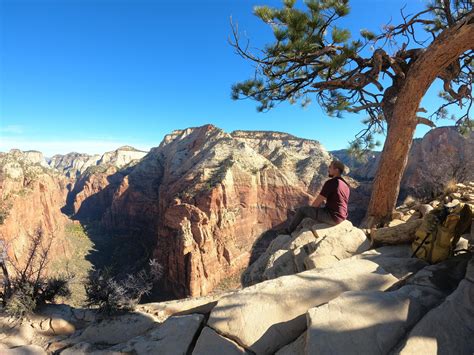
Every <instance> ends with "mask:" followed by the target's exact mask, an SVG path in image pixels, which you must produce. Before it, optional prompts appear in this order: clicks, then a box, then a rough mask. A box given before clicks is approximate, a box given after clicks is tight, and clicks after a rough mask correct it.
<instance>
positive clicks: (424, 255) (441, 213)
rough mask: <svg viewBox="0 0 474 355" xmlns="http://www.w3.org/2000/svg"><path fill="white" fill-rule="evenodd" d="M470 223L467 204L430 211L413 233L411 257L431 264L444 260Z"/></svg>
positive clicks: (469, 210) (451, 252)
mask: <svg viewBox="0 0 474 355" xmlns="http://www.w3.org/2000/svg"><path fill="white" fill-rule="evenodd" d="M471 223H472V210H471V207H470V206H469V205H468V204H462V203H460V204H458V205H457V206H454V207H451V208H450V207H447V206H441V207H439V208H435V209H434V210H432V211H430V212H429V213H428V214H427V215H426V216H425V217H424V218H423V222H422V224H421V226H420V227H419V228H418V229H417V231H416V233H415V240H414V241H413V243H412V250H413V256H416V257H417V258H419V259H423V260H426V261H428V262H429V263H431V264H435V263H438V262H440V261H443V260H446V259H447V258H449V257H450V256H452V255H453V253H454V248H455V247H456V244H457V242H458V241H459V238H460V237H461V235H462V234H464V233H465V232H466V231H468V230H469V228H470V227H471Z"/></svg>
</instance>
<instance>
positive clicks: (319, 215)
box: [288, 206, 337, 233]
mask: <svg viewBox="0 0 474 355" xmlns="http://www.w3.org/2000/svg"><path fill="white" fill-rule="evenodd" d="M307 217H308V218H311V219H314V220H315V221H317V222H321V223H326V224H330V225H332V226H335V225H336V224H337V222H335V221H334V220H333V219H332V217H331V214H330V213H329V211H328V209H327V208H322V207H311V206H304V207H300V208H298V210H297V211H296V214H295V216H294V217H293V220H292V221H291V223H290V226H289V227H288V231H289V232H290V233H293V232H294V231H295V229H296V227H298V225H299V224H300V223H301V221H302V220H303V219H305V218H307Z"/></svg>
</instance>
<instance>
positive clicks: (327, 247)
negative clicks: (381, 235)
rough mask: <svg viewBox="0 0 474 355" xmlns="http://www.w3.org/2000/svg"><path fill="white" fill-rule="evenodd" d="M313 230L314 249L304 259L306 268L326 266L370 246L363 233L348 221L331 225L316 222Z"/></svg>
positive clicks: (365, 249)
mask: <svg viewBox="0 0 474 355" xmlns="http://www.w3.org/2000/svg"><path fill="white" fill-rule="evenodd" d="M315 227H316V226H315ZM313 231H314V233H315V234H316V238H317V239H316V244H315V246H314V251H313V252H312V253H311V254H310V255H309V256H308V257H307V258H306V259H305V261H304V263H305V266H306V268H307V269H312V268H326V267H329V266H332V265H334V264H335V263H337V262H338V261H339V260H341V259H346V258H349V257H351V256H353V255H355V254H360V253H362V252H364V251H367V250H368V249H369V248H370V242H369V240H368V239H367V237H366V236H365V233H364V232H363V231H362V230H360V229H358V228H356V227H354V226H353V225H352V223H351V222H349V221H344V222H342V223H339V224H338V225H336V226H331V227H329V226H327V225H324V224H318V225H317V227H316V228H315V229H313Z"/></svg>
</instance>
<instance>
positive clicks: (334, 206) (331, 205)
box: [320, 177, 351, 223]
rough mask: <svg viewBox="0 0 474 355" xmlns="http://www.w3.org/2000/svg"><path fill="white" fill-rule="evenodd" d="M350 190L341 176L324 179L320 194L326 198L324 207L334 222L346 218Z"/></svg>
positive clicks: (339, 221)
mask: <svg viewBox="0 0 474 355" xmlns="http://www.w3.org/2000/svg"><path fill="white" fill-rule="evenodd" d="M350 193H351V190H350V188H349V185H348V184H347V182H346V181H345V180H344V179H343V178H342V177H335V178H332V179H330V180H328V181H326V182H325V183H324V185H323V189H322V190H321V192H320V195H321V196H323V197H325V198H326V208H327V209H328V211H329V214H330V215H331V217H332V219H333V220H334V222H336V223H341V222H342V221H344V220H345V219H347V203H348V201H349V195H350Z"/></svg>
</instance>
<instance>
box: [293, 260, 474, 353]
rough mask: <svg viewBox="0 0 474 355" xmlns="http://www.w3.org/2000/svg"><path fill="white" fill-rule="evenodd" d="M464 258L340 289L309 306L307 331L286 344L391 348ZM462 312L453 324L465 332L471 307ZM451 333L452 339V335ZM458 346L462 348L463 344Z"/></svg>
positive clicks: (331, 349)
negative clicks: (386, 284)
mask: <svg viewBox="0 0 474 355" xmlns="http://www.w3.org/2000/svg"><path fill="white" fill-rule="evenodd" d="M469 258H470V255H464V256H460V257H457V258H455V259H452V260H448V261H446V262H443V263H440V264H438V265H433V266H429V267H426V268H423V269H422V270H420V271H419V272H417V273H416V274H415V275H414V276H412V277H410V278H408V279H407V280H406V281H405V282H404V283H403V284H401V285H398V287H395V288H392V289H393V290H391V291H386V292H382V291H355V292H354V291H353V292H345V293H343V294H341V295H340V296H339V297H338V298H336V299H334V300H332V301H330V302H328V303H327V304H324V305H321V306H318V307H315V308H313V309H311V310H309V311H308V313H307V322H308V330H307V332H306V335H305V336H304V337H303V340H302V339H299V340H298V341H296V342H295V343H294V344H291V345H290V346H289V347H296V346H297V347H298V348H300V349H301V348H304V350H305V351H304V353H305V354H326V353H336V354H345V353H361V354H381V353H382V354H386V353H391V351H392V350H393V349H394V348H395V347H396V346H397V344H399V343H400V342H401V341H402V340H403V339H404V338H405V337H406V334H407V333H408V332H409V331H410V329H412V328H413V326H415V325H416V324H417V323H418V322H419V323H418V325H416V327H415V329H417V327H420V326H421V325H422V324H424V323H425V318H424V316H425V314H426V313H427V312H428V311H429V310H430V309H432V308H434V307H436V306H437V305H438V304H440V303H441V302H442V301H443V300H444V299H445V298H446V296H447V295H449V294H450V293H451V292H452V291H453V290H454V289H455V288H456V287H457V284H458V283H459V281H460V280H461V279H462V278H463V277H464V273H465V270H466V265H467V262H468V260H469ZM473 265H474V264H473ZM464 282H466V281H462V282H461V284H460V285H459V288H458V289H457V291H456V292H459V291H460V290H463V283H464ZM456 292H455V293H454V294H456ZM454 294H453V295H454ZM450 297H452V296H450ZM450 297H448V299H447V302H448V300H449V298H450ZM461 304H462V302H461ZM462 307H463V306H461V307H459V306H457V308H456V310H455V309H449V310H450V311H452V312H453V313H454V314H456V313H457V312H459V310H462ZM466 310H467V309H466ZM467 311H468V310H467ZM433 312H434V311H433ZM429 314H431V313H428V316H429ZM463 314H467V316H466V318H465V319H460V323H459V324H460V325H459V326H458V327H460V328H461V330H464V333H463V332H462V331H461V333H460V334H465V335H466V337H467V338H469V336H467V333H466V331H467V332H468V331H469V329H470V328H469V324H470V323H469V321H471V319H470V318H469V317H470V315H469V314H472V310H471V311H470V312H469V311H468V312H467V313H463ZM428 316H426V317H428ZM448 318H449V317H448ZM420 320H421V321H420ZM426 320H427V319H426ZM429 324H430V325H431V326H432V327H433V329H439V323H434V322H433V319H432V320H431V321H430V322H429ZM453 324H454V323H453ZM466 326H467V328H466ZM471 330H472V329H471ZM444 331H445V329H444V328H443V329H442V330H440V331H439V333H438V334H439V336H440V337H441V338H442V337H443V336H442V335H441V334H444ZM424 335H427V333H424ZM438 339H439V338H438ZM450 339H451V340H455V339H456V337H450ZM451 340H450V341H451ZM301 342H303V344H301ZM464 344H466V342H464ZM464 346H465V345H464ZM415 349H416V350H418V351H419V352H417V351H415ZM459 349H462V346H461V347H459ZM465 349H466V348H464V350H465ZM438 350H439V348H438ZM448 352H449V351H448ZM407 353H410V354H411V353H436V351H434V352H433V351H430V349H429V347H428V348H422V347H421V346H420V347H418V348H412V349H410V350H409V351H408V352H407ZM441 353H445V352H441ZM454 353H466V352H454Z"/></svg>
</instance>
